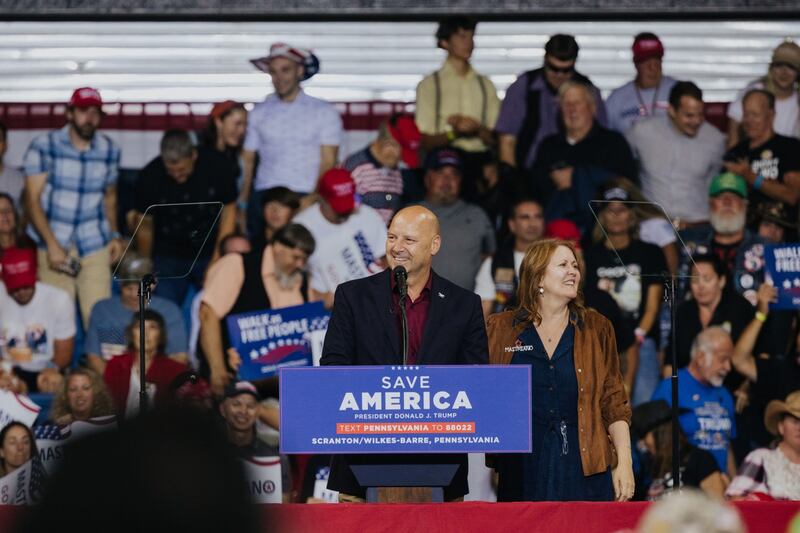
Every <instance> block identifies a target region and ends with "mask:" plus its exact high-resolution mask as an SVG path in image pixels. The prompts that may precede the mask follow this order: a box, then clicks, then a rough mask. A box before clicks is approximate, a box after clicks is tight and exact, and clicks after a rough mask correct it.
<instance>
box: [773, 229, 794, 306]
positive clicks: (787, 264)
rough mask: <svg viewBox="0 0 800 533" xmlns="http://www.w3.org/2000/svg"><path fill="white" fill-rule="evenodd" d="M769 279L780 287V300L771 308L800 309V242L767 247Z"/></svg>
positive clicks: (776, 286)
mask: <svg viewBox="0 0 800 533" xmlns="http://www.w3.org/2000/svg"><path fill="white" fill-rule="evenodd" d="M765 259H766V266H767V280H768V281H771V282H772V284H773V285H774V286H775V288H777V289H778V301H777V302H774V303H770V304H769V308H770V309H800V243H796V242H795V243H789V244H770V245H767V246H766V247H765Z"/></svg>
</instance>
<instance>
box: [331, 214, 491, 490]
mask: <svg viewBox="0 0 800 533" xmlns="http://www.w3.org/2000/svg"><path fill="white" fill-rule="evenodd" d="M440 245H441V237H440V235H439V221H438V219H437V218H436V215H434V214H433V213H432V212H431V211H429V210H428V209H426V208H424V207H421V206H413V207H408V208H405V209H403V210H401V211H399V212H398V213H397V214H396V215H395V217H394V218H393V219H392V223H391V225H390V226H389V232H388V236H387V239H386V259H387V262H388V264H389V268H388V269H387V270H384V271H383V272H381V273H379V274H375V275H373V276H370V277H368V278H363V279H359V280H355V281H350V282H347V283H343V284H341V285H339V287H338V288H337V289H336V295H335V297H334V304H333V314H332V316H331V320H330V323H329V324H328V333H327V335H326V336H325V344H324V347H323V349H322V362H321V364H323V365H399V364H403V356H402V351H401V329H400V328H401V326H400V312H399V307H398V306H399V301H400V294H399V290H398V287H397V286H396V283H395V281H394V278H393V276H392V270H393V269H394V268H395V267H398V266H403V267H405V269H406V271H407V273H408V298H407V299H406V302H405V306H406V314H407V317H408V364H412V365H414V364H423V365H443V364H445V365H446V364H486V363H487V362H488V356H487V354H488V343H487V340H486V328H485V325H484V321H483V311H482V310H481V301H480V297H479V296H478V295H476V294H474V293H472V292H470V291H467V290H465V289H462V288H461V287H458V286H457V285H455V284H453V283H451V282H449V281H447V280H446V279H444V278H442V277H440V276H438V275H437V274H436V273H435V272H434V271H433V270H432V269H431V261H432V259H433V256H434V255H436V253H437V252H438V251H439V247H440ZM389 462H394V463H399V464H405V463H413V464H424V463H432V464H433V463H457V464H459V465H460V467H459V469H458V472H457V473H456V475H455V477H454V479H453V481H452V483H451V484H450V485H449V486H448V487H445V499H448V500H453V499H458V498H461V497H463V496H464V494H466V493H467V492H468V488H467V456H466V455H465V454H452V455H450V454H448V455H442V454H435V455H424V454H421V455H415V456H409V455H404V456H388V455H350V456H342V455H340V456H335V457H334V459H333V462H332V465H331V474H330V479H329V480H328V488H329V489H331V490H337V491H339V492H340V493H341V494H342V496H341V499H342V500H345V501H352V499H353V498H352V497H356V499H358V498H363V497H364V494H365V490H364V489H363V488H362V487H361V486H360V485H359V484H358V482H357V481H356V479H355V477H354V476H353V474H352V472H351V470H350V467H349V465H350V464H354V463H360V464H365V463H377V464H383V463H389Z"/></svg>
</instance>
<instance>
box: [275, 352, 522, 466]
mask: <svg viewBox="0 0 800 533" xmlns="http://www.w3.org/2000/svg"><path fill="white" fill-rule="evenodd" d="M280 390H281V398H280V401H281V436H280V438H281V452H282V453H330V454H336V453H467V452H476V453H477V452H490V453H499V452H508V453H512V452H518V453H522V452H530V451H531V372H530V367H528V366H523V365H513V366H500V365H498V366H480V365H475V366H340V367H317V368H284V369H281V371H280Z"/></svg>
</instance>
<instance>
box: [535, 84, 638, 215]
mask: <svg viewBox="0 0 800 533" xmlns="http://www.w3.org/2000/svg"><path fill="white" fill-rule="evenodd" d="M558 96H559V105H560V106H561V115H562V118H563V122H564V131H563V132H559V133H555V134H553V135H550V136H549V137H546V138H545V139H544V140H542V143H541V144H540V145H539V149H538V152H537V155H536V163H535V165H534V167H533V180H532V183H528V186H529V192H530V194H531V196H533V198H534V199H536V200H538V201H540V202H542V205H544V206H545V218H547V219H548V220H551V219H553V218H572V219H575V216H574V214H575V211H576V210H585V209H586V207H585V202H573V205H570V206H564V205H561V204H559V205H560V207H559V208H558V209H557V210H556V208H555V205H548V203H549V201H550V200H552V199H555V198H557V197H558V196H562V195H563V196H565V197H567V198H570V199H571V198H573V197H578V198H580V197H581V196H587V198H588V199H594V197H595V189H596V187H597V186H598V185H600V184H602V183H603V182H605V181H607V180H609V179H611V178H613V177H618V176H624V177H626V178H628V179H630V180H631V181H633V182H634V183H636V182H638V172H637V169H636V164H635V163H634V160H633V154H632V153H631V149H630V148H629V147H628V143H627V142H626V141H625V138H624V137H623V136H622V135H621V134H620V133H617V132H615V131H611V130H609V129H608V128H605V127H603V126H601V125H600V124H599V123H598V121H597V101H596V100H595V97H594V92H593V89H592V88H591V87H590V86H589V85H586V84H585V83H581V82H577V81H566V82H564V83H563V84H562V85H561V87H560V88H559V90H558ZM581 191H583V194H581ZM556 193H561V194H559V195H557V194H556ZM573 193H574V194H573ZM578 203H580V205H575V204H578ZM576 222H577V220H576ZM579 225H581V224H580V223H579Z"/></svg>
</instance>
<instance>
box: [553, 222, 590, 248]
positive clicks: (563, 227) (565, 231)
mask: <svg viewBox="0 0 800 533" xmlns="http://www.w3.org/2000/svg"><path fill="white" fill-rule="evenodd" d="M544 236H545V237H550V238H553V239H562V240H565V241H572V242H573V243H574V244H575V247H576V248H578V249H579V250H580V248H581V231H580V230H579V229H578V226H577V224H575V223H574V222H573V221H571V220H569V219H566V218H557V219H555V220H551V221H550V222H548V223H547V225H546V226H545V228H544Z"/></svg>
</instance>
